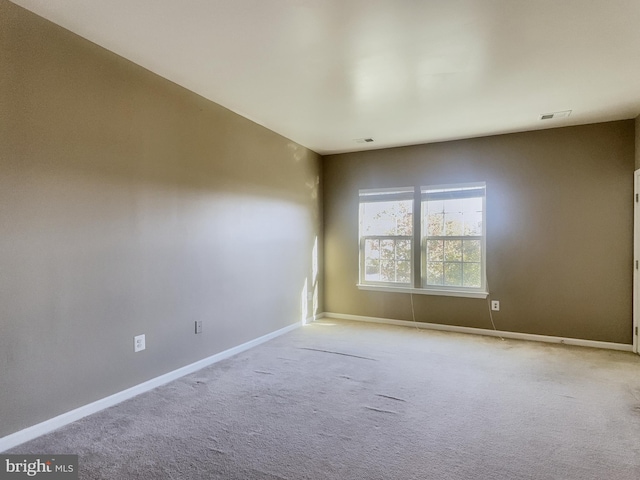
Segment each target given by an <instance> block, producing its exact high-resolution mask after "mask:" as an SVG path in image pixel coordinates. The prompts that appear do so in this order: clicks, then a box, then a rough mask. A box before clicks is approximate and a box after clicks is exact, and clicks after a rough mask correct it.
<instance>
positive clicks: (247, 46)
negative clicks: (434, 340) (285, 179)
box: [13, 0, 640, 154]
mask: <svg viewBox="0 0 640 480" xmlns="http://www.w3.org/2000/svg"><path fill="white" fill-rule="evenodd" d="M13 1H14V3H17V4H18V5H21V6H23V7H25V8H27V9H29V10H31V11H33V12H35V13H37V14H38V15H41V16H43V17H45V18H47V19H49V20H51V21H53V22H55V23H57V24H59V25H61V26H63V27H65V28H67V29H69V30H71V31H73V32H75V33H77V34H78V35H81V36H82V37H85V38H87V39H89V40H91V41H93V42H95V43H97V44H99V45H102V46H103V47H105V48H107V49H108V50H111V51H113V52H115V53H117V54H119V55H121V56H123V57H126V58H128V59H130V60H131V61H133V62H135V63H137V64H139V65H142V66H143V67H145V68H147V69H149V70H151V71H152V72H155V73H157V74H159V75H161V76H163V77H165V78H167V79H169V80H172V81H173V82H175V83H177V84H180V85H182V86H184V87H186V88H188V89H189V90H192V91H194V92H196V93H198V94H200V95H202V96H203V97H206V98H208V99H210V100H213V101H214V102H217V103H219V104H221V105H223V106H225V107H227V108H229V109H231V110H233V111H234V112H237V113H239V114H240V115H243V116H245V117H247V118H249V119H251V120H253V121H255V122H257V123H259V124H261V125H264V126H265V127H267V128H269V129H271V130H274V131H276V132H278V133H280V134H281V135H284V136H285V137H288V138H290V139H292V140H294V141H296V142H298V143H300V144H302V145H304V146H306V147H309V148H311V149H312V150H315V151H316V152H318V153H321V154H327V153H336V152H346V151H355V150H365V149H371V148H382V147H389V146H398V145H408V144H417V143H427V142H436V141H442V140H451V139H457V138H467V137H477V136H484V135H491V134H497V133H507V132H517V131H525V130H535V129H541V128H552V127H558V126H565V125H578V124H585V123H594V122H600V121H609V120H619V119H628V118H633V117H636V116H637V115H638V114H640V0H190V1H183V0H108V1H105V0H13ZM561 110H572V114H571V115H570V116H569V117H568V118H564V119H555V120H545V121H541V120H539V116H540V114H543V113H548V112H554V111H561ZM363 137H371V138H373V139H374V142H372V143H366V144H362V143H357V142H356V141H355V140H356V139H360V138H363Z"/></svg>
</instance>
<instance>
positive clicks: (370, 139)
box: [356, 138, 373, 143]
mask: <svg viewBox="0 0 640 480" xmlns="http://www.w3.org/2000/svg"><path fill="white" fill-rule="evenodd" d="M371 142H373V138H356V143H371Z"/></svg>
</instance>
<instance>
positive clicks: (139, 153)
mask: <svg viewBox="0 0 640 480" xmlns="http://www.w3.org/2000/svg"><path fill="white" fill-rule="evenodd" d="M0 65H1V68H0V225H1V226H2V235H1V237H0V305H1V310H0V436H4V435H7V434H10V433H12V432H15V431H17V430H19V429H22V428H25V427H28V426H30V425H33V424H36V423H38V422H40V421H43V420H46V419H48V418H51V417H53V416H55V415H57V414H60V413H63V412H65V411H68V410H71V409H73V408H76V407H78V406H81V405H84V404H87V403H89V402H91V401H94V400H96V399H100V398H103V397H105V396H107V395H110V394H113V393H115V392H118V391H120V390H123V389H125V388H128V387H131V386H133V385H136V384H139V383H141V382H143V381H145V380H148V379H150V378H153V377H156V376H158V375H160V374H163V373H166V372H169V371H172V370H174V369H176V368H179V367H182V366H184V365H187V364H190V363H192V362H195V361H197V360H200V359H202V358H206V357H208V356H210V355H213V354H215V353H217V352H220V351H222V350H225V349H228V348H230V347H233V346H236V345H239V344H241V343H243V342H246V341H249V340H251V339H254V338H257V337H259V336H262V335H265V334H267V333H270V332H273V331H275V330H277V329H279V328H282V327H285V326H287V325H290V324H293V323H295V322H296V321H300V319H301V316H302V315H303V313H304V310H305V309H306V310H307V314H308V315H311V314H312V312H311V310H312V302H310V301H306V298H305V300H304V304H305V305H304V307H303V300H302V290H303V288H304V285H305V282H306V283H307V285H308V289H309V290H313V285H314V281H313V279H312V251H313V246H314V242H315V241H316V239H318V240H319V241H321V216H322V215H321V210H320V203H319V202H320V197H319V195H320V188H321V186H320V184H319V176H320V157H319V156H318V155H317V154H315V153H313V152H311V151H309V150H306V149H305V148H302V147H300V146H299V145H297V144H295V143H293V142H291V141H289V140H287V139H285V138H283V137H281V136H279V135H276V134H275V133H273V132H271V131H269V130H267V129H265V128H262V127H260V126H258V125H256V124H254V123H252V122H250V121H248V120H246V119H244V118H242V117H240V116H238V115H236V114H234V113H232V112H230V111H228V110H226V109H224V108H222V107H220V106H218V105H216V104H214V103H212V102H209V101H207V100H205V99H203V98H201V97H199V96H197V95H195V94H193V93H191V92H189V91H187V90H185V89H183V88H181V87H178V86H177V85H175V84H173V83H171V82H169V81H167V80H164V79H162V78H160V77H158V76H156V75H154V74H152V73H150V72H148V71H146V70H144V69H142V68H140V67H138V66H136V65H134V64H132V63H130V62H129V61H126V60H124V59H122V58H120V57H118V56H116V55H114V54H112V53H110V52H107V51H106V50H104V49H102V48H100V47H98V46H96V45H94V44H91V43H89V42H87V41H85V40H83V39H81V38H79V37H77V36H75V35H73V34H71V33H69V32H68V31H66V30H64V29H62V28H59V27H57V26H55V25H53V24H51V23H49V22H47V21H45V20H43V19H41V18H39V17H37V16H35V15H33V14H31V13H28V12H27V11H25V10H23V9H21V8H19V7H16V6H15V5H13V4H11V3H9V2H7V1H5V0H0ZM320 247H321V243H320ZM320 250H321V248H320ZM319 309H322V306H321V305H320V306H319ZM195 320H202V321H203V322H204V332H203V334H201V335H195V334H194V321H195ZM141 333H144V334H146V340H147V350H146V351H144V352H141V353H136V354H134V353H133V337H134V335H138V334H141Z"/></svg>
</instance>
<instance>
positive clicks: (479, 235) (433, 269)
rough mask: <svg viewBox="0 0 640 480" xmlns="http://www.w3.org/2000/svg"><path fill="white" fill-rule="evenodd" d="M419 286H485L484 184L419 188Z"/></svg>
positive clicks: (476, 287)
mask: <svg viewBox="0 0 640 480" xmlns="http://www.w3.org/2000/svg"><path fill="white" fill-rule="evenodd" d="M421 197H422V203H421V212H422V219H421V220H422V221H421V223H422V242H421V245H422V286H423V288H435V289H452V288H455V289H463V290H477V291H484V289H485V283H486V282H485V274H484V272H485V261H484V251H485V235H484V223H485V222H484V212H485V206H484V205H485V185H484V184H473V185H462V186H451V187H422V188H421Z"/></svg>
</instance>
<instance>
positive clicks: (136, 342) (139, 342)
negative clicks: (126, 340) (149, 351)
mask: <svg viewBox="0 0 640 480" xmlns="http://www.w3.org/2000/svg"><path fill="white" fill-rule="evenodd" d="M145 348H147V346H146V344H145V338H144V335H136V336H135V337H133V351H134V352H140V351H142V350H144V349H145Z"/></svg>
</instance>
